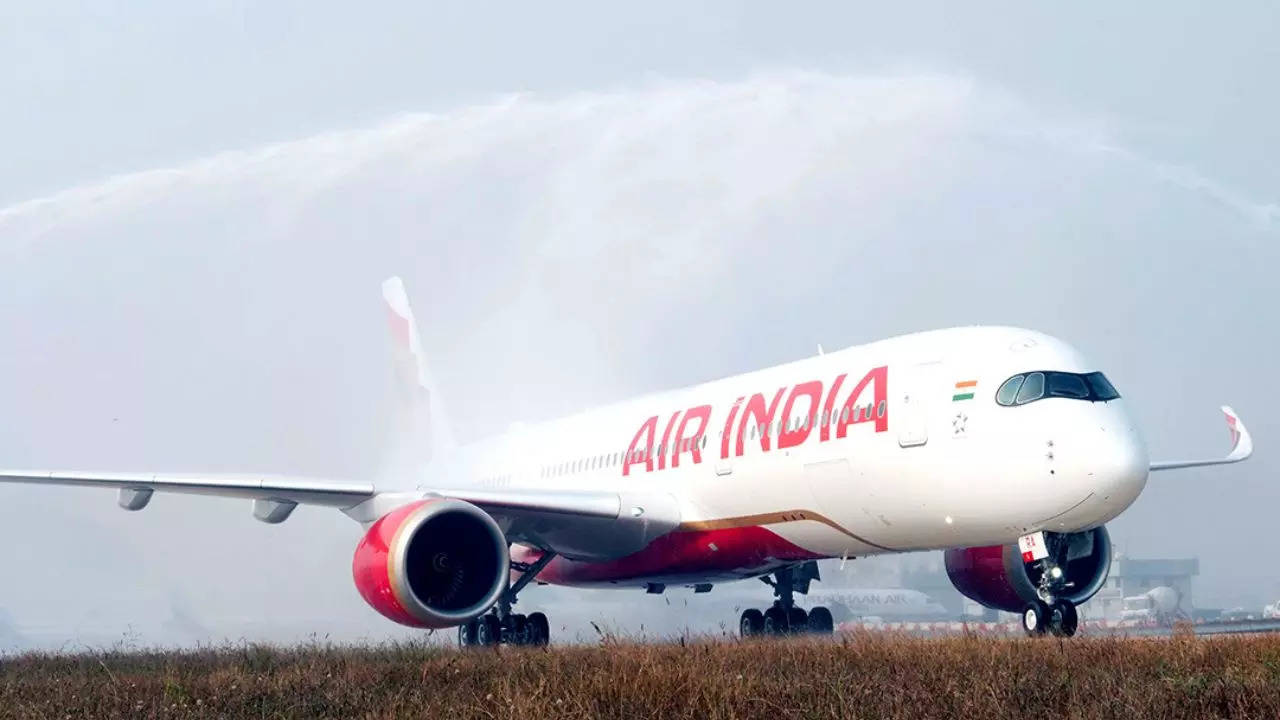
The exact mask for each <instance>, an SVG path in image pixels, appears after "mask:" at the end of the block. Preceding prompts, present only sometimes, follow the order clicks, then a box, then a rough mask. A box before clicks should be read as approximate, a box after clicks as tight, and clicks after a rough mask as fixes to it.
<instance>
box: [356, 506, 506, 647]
mask: <svg viewBox="0 0 1280 720" xmlns="http://www.w3.org/2000/svg"><path fill="white" fill-rule="evenodd" d="M509 568H510V559H509V557H508V555H507V539H506V536H505V535H504V534H503V532H502V529H501V528H499V527H498V524H497V523H496V522H494V520H493V518H492V517H490V516H489V514H488V513H486V512H485V511H483V510H481V509H480V508H478V507H476V506H475V505H472V504H471V503H467V502H463V501H461V500H447V499H431V500H420V501H417V502H412V503H409V504H408V505H405V506H404V507H400V508H397V509H395V510H393V511H391V512H389V513H387V514H386V515H384V516H382V517H381V518H379V519H378V520H377V521H376V522H374V523H373V525H371V526H370V527H369V530H368V531H367V532H366V533H365V536H364V537H363V538H362V539H361V540H360V544H359V545H357V546H356V553H355V558H354V559H353V560H352V563H351V573H352V575H353V576H354V578H355V583H356V589H357V590H359V591H360V596H361V597H363V598H364V600H365V602H367V603H369V605H370V606H371V607H373V609H374V610H377V611H378V612H379V613H381V614H382V615H384V616H386V617H388V618H390V619H391V620H394V621H396V622H398V623H401V624H403V625H409V626H412V627H420V628H443V627H450V626H453V625H460V624H462V623H465V622H466V621H468V620H470V619H471V618H474V617H477V616H478V615H480V614H482V613H484V612H485V611H486V610H488V609H489V608H490V606H492V605H493V604H494V602H496V601H497V600H498V597H499V595H501V594H502V592H503V590H504V589H505V588H506V584H507V576H508V573H509Z"/></svg>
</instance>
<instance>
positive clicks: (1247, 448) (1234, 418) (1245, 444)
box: [1151, 405, 1253, 472]
mask: <svg viewBox="0 0 1280 720" xmlns="http://www.w3.org/2000/svg"><path fill="white" fill-rule="evenodd" d="M1222 414H1223V415H1226V417H1227V430H1229V431H1230V432H1231V452H1229V453H1227V456H1226V457H1222V458H1215V459H1211V460H1168V461H1163V462H1153V463H1151V470H1152V472H1154V471H1156V470H1177V469H1180V468H1190V467H1202V466H1205V465H1228V464H1230V463H1238V462H1240V461H1241V460H1245V459H1247V458H1248V457H1249V456H1250V455H1252V454H1253V438H1252V437H1251V436H1250V435H1249V430H1248V429H1247V428H1246V427H1245V426H1244V421H1242V420H1241V419H1240V416H1239V415H1236V411H1235V410H1232V409H1231V408H1230V407H1228V406H1226V405H1223V406H1222Z"/></svg>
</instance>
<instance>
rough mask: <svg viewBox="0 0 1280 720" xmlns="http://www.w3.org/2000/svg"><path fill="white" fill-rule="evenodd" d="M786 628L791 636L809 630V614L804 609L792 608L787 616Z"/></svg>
mask: <svg viewBox="0 0 1280 720" xmlns="http://www.w3.org/2000/svg"><path fill="white" fill-rule="evenodd" d="M787 626H788V627H787V631H788V632H790V633H791V634H793V635H797V634H799V633H802V632H805V631H806V630H808V629H809V613H807V612H805V611H804V608H798V607H794V606H793V607H792V608H791V612H789V613H788V614H787Z"/></svg>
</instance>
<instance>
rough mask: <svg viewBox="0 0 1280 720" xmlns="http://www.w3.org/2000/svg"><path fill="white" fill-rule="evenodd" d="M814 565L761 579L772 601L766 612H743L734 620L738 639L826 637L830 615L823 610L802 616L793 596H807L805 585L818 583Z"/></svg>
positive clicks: (807, 590)
mask: <svg viewBox="0 0 1280 720" xmlns="http://www.w3.org/2000/svg"><path fill="white" fill-rule="evenodd" d="M818 579H820V578H819V577H818V564H817V563H815V562H812V561H810V562H807V563H805V564H803V565H800V566H799V567H794V568H791V567H789V568H784V569H782V570H779V571H777V572H775V573H774V574H773V578H772V579H770V578H769V577H762V578H760V580H761V581H762V582H764V583H765V584H766V585H771V586H772V587H773V595H774V597H775V598H777V599H776V600H774V601H773V606H772V607H770V608H769V609H768V610H765V611H763V612H761V611H760V610H755V609H751V610H744V611H743V612H742V617H741V618H739V620H738V630H739V632H740V633H741V635H742V637H744V638H745V637H755V636H757V635H799V634H811V635H830V634H831V633H832V632H833V631H834V630H835V623H834V622H833V621H832V618H831V611H830V610H828V609H827V608H825V607H815V608H813V609H812V610H810V611H808V612H805V611H804V609H803V608H798V607H796V603H795V592H796V591H797V590H799V591H800V593H801V594H807V593H808V592H809V583H810V581H812V580H818Z"/></svg>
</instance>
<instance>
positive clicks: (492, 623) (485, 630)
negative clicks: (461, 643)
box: [476, 615, 502, 647]
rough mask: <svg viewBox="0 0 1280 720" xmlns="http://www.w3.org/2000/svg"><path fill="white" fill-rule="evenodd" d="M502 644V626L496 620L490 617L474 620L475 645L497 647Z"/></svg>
mask: <svg viewBox="0 0 1280 720" xmlns="http://www.w3.org/2000/svg"><path fill="white" fill-rule="evenodd" d="M500 642H502V626H501V625H499V624H498V618H496V617H494V616H492V615H485V616H484V617H481V618H477V619H476V644H477V645H481V646H483V647H489V646H491V645H497V644H498V643H500Z"/></svg>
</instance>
